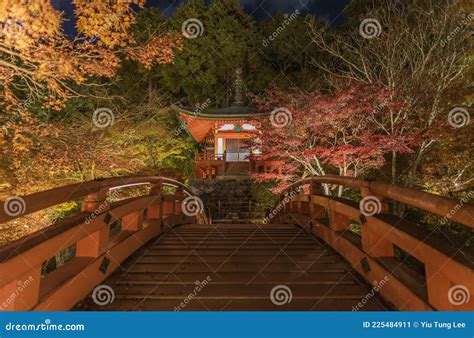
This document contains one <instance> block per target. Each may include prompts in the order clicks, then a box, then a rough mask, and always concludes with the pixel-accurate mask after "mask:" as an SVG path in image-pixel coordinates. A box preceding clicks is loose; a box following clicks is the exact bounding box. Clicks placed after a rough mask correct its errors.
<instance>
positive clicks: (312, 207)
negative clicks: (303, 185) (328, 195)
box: [309, 180, 326, 220]
mask: <svg viewBox="0 0 474 338" xmlns="http://www.w3.org/2000/svg"><path fill="white" fill-rule="evenodd" d="M309 189H310V190H309V214H310V217H311V220H313V219H321V218H324V216H325V214H326V209H324V208H323V207H321V206H319V205H316V204H314V203H313V196H323V195H324V189H323V187H322V185H321V183H317V182H315V181H314V180H312V181H311V185H310V187H309Z"/></svg>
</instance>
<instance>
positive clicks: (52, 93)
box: [0, 0, 181, 113]
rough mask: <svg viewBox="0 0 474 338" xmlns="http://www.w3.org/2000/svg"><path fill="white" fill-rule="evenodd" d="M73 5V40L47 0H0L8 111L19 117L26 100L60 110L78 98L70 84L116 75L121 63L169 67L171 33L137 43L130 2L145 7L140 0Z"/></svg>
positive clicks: (0, 77)
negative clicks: (65, 31) (75, 34)
mask: <svg viewBox="0 0 474 338" xmlns="http://www.w3.org/2000/svg"><path fill="white" fill-rule="evenodd" d="M72 2H73V4H74V6H75V18H76V29H77V33H78V34H77V36H76V37H75V38H74V39H69V38H68V37H67V36H66V35H65V34H64V32H63V29H62V24H63V21H64V18H63V16H62V14H61V13H60V12H59V11H57V10H56V9H55V8H54V7H53V6H52V4H51V2H50V1H43V0H2V1H1V2H0V24H1V26H2V27H1V28H2V29H0V104H2V105H3V106H4V108H5V109H6V110H7V111H10V112H11V111H15V112H17V113H22V112H23V111H24V106H23V105H22V104H21V103H24V102H34V103H41V104H42V105H43V107H44V108H52V109H56V110H60V109H61V108H62V107H63V105H64V103H65V101H66V100H68V99H69V98H72V97H77V96H80V95H81V94H80V93H79V92H78V91H77V90H76V89H75V86H74V85H77V84H79V85H82V86H91V85H94V83H92V82H93V80H94V79H97V78H101V77H104V78H109V79H110V78H113V77H115V76H116V72H117V70H118V68H119V67H120V64H121V60H122V59H131V60H135V61H137V62H139V63H141V64H143V65H144V66H145V67H146V68H151V67H152V66H154V65H158V64H165V63H171V62H172V61H173V58H174V56H175V51H176V49H179V48H180V45H181V42H180V39H179V38H178V36H176V35H173V34H166V35H164V36H152V37H150V39H149V41H147V42H145V43H143V44H138V43H137V42H136V41H135V39H134V37H133V35H132V34H131V32H130V29H131V27H132V25H133V24H134V22H135V11H134V10H133V9H132V7H131V3H132V2H133V4H134V5H136V6H138V7H143V6H144V4H145V1H144V0H136V1H102V0H92V1H82V0H73V1H72Z"/></svg>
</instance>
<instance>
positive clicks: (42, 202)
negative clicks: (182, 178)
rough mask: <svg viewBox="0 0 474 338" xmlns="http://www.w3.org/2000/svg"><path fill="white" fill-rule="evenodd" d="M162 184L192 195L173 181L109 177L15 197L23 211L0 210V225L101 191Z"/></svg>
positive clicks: (177, 182) (184, 186)
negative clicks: (8, 211)
mask: <svg viewBox="0 0 474 338" xmlns="http://www.w3.org/2000/svg"><path fill="white" fill-rule="evenodd" d="M160 182H162V183H163V184H165V185H170V186H175V187H181V188H183V191H184V192H185V193H186V194H188V195H193V193H192V192H191V191H190V190H189V188H188V187H186V185H184V184H183V183H182V182H179V181H177V180H174V179H170V178H167V177H161V176H143V177H133V176H125V177H111V178H105V179H95V180H91V181H86V182H80V183H74V184H70V185H66V186H62V187H57V188H53V189H49V190H45V191H40V192H36V193H33V194H30V195H26V196H15V197H19V198H21V199H22V200H23V203H24V210H23V211H22V212H21V213H18V214H16V213H15V214H14V213H11V214H7V213H6V210H5V208H1V210H0V223H6V222H9V221H12V220H14V219H16V218H19V217H23V216H26V215H28V214H31V213H34V212H36V211H39V210H43V209H46V208H49V207H52V206H55V205H58V204H61V203H65V202H69V201H73V200H77V199H79V198H81V197H84V196H87V195H92V194H95V193H98V192H100V191H101V190H102V189H111V188H115V187H121V186H124V185H136V184H137V183H141V184H157V183H160ZM5 203H6V201H0V205H2V206H5Z"/></svg>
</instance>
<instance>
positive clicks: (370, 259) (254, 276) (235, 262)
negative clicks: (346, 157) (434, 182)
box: [0, 176, 474, 311]
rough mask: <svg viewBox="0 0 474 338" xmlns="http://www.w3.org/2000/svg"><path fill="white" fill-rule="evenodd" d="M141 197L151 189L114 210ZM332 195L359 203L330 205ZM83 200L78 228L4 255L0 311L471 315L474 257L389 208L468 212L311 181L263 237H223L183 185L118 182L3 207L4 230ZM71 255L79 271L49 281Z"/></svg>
mask: <svg viewBox="0 0 474 338" xmlns="http://www.w3.org/2000/svg"><path fill="white" fill-rule="evenodd" d="M136 185H144V186H148V187H149V189H148V191H147V192H146V193H145V194H142V195H138V196H135V197H131V198H126V199H122V200H117V201H114V202H111V201H110V200H108V199H107V197H108V196H109V195H110V194H111V193H112V192H115V191H120V189H123V188H125V187H129V186H136ZM323 185H334V186H343V187H345V188H351V189H355V190H358V191H359V192H360V195H361V197H362V200H361V202H360V203H355V202H353V201H349V200H347V199H343V198H337V197H332V196H328V195H325V194H324V189H323ZM80 199H82V200H83V202H82V208H81V212H80V213H79V214H78V215H75V216H73V217H70V218H67V219H64V220H61V221H58V222H56V223H55V224H52V225H51V226H49V227H46V228H44V229H42V230H40V231H38V232H36V233H33V234H31V235H29V236H27V237H25V238H22V239H20V240H17V241H15V242H12V243H10V244H8V245H6V246H4V247H1V248H0V309H1V310H10V311H11V310H13V311H24V310H34V311H58V310H70V309H76V310H170V311H173V310H174V311H180V310H349V311H350V310H354V311H357V310H395V309H398V310H473V309H474V296H472V297H471V295H472V292H473V291H474V278H473V261H472V256H470V255H468V254H467V253H465V252H464V251H463V250H461V249H460V248H458V247H456V246H455V245H453V244H452V243H451V242H450V241H449V240H448V239H447V238H441V237H439V236H438V235H436V234H434V233H432V232H430V231H428V230H426V229H425V228H422V227H419V226H418V225H417V224H413V223H411V222H410V221H409V220H407V219H404V218H399V217H396V216H395V215H392V214H391V213H390V212H389V208H388V203H389V202H390V201H396V202H398V203H402V204H405V205H407V206H411V207H413V208H417V209H420V210H422V211H424V212H427V213H431V214H433V215H437V216H441V217H447V218H449V219H450V220H452V221H454V222H458V223H460V224H463V225H464V226H467V227H469V228H471V229H472V228H473V227H474V220H473V215H474V207H473V205H471V204H468V203H465V201H456V200H451V199H448V198H444V197H440V196H435V195H431V194H428V193H424V192H420V191H415V190H410V189H406V188H400V187H396V186H393V185H389V184H386V183H382V182H375V181H371V182H369V181H364V180H359V179H353V178H348V177H338V176H324V177H312V178H308V179H305V180H303V181H300V182H297V183H295V184H294V185H292V186H291V187H289V188H288V190H287V191H285V192H284V193H283V194H282V195H281V196H280V197H279V200H278V204H277V205H276V206H275V208H274V209H273V210H272V211H271V212H269V213H268V214H267V216H266V218H265V222H264V223H263V224H231V225H224V224H212V222H210V221H209V219H208V218H207V217H206V215H205V212H204V211H205V208H203V206H202V205H201V204H200V200H199V199H198V198H197V197H194V196H193V193H192V192H191V191H190V189H188V188H187V187H186V186H184V185H183V184H182V183H180V182H178V181H175V180H171V179H168V178H164V177H123V178H112V179H104V180H95V181H90V182H85V183H79V184H74V185H69V186H65V187H60V188H56V189H52V190H49V191H44V192H39V193H35V194H32V195H29V196H21V197H18V196H17V197H15V198H13V199H12V198H11V199H8V200H5V201H2V202H1V203H2V205H3V208H2V209H3V210H2V213H1V215H0V223H5V222H9V221H12V220H14V219H16V218H18V217H21V216H24V215H27V214H31V213H34V212H37V211H40V210H43V209H46V208H49V207H52V206H55V205H58V204H61V203H64V202H67V201H77V200H80ZM13 202H15V203H16V204H15V205H9V204H11V203H13ZM355 224H358V225H359V226H360V229H361V231H360V235H357V234H356V233H354V232H353V231H351V230H350V227H351V226H354V225H355ZM66 249H69V250H70V252H72V253H73V254H72V255H71V257H70V258H69V259H68V260H67V261H66V262H65V263H64V264H63V265H62V266H60V267H58V268H56V269H55V270H53V271H50V272H48V273H45V272H44V271H43V270H44V269H43V265H44V263H45V262H46V261H48V260H49V259H51V257H54V256H55V255H57V254H58V253H59V252H62V251H64V250H66ZM407 262H411V263H413V264H406V263H407Z"/></svg>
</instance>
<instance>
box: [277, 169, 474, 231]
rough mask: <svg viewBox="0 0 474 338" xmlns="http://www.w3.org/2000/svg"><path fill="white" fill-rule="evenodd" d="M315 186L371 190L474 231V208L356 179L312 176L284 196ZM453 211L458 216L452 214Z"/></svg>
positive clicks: (421, 193) (378, 194) (383, 184)
mask: <svg viewBox="0 0 474 338" xmlns="http://www.w3.org/2000/svg"><path fill="white" fill-rule="evenodd" d="M312 182H314V183H321V184H331V185H342V186H345V187H350V188H355V189H364V188H365V189H367V190H368V191H370V192H371V193H372V194H373V196H377V197H382V198H387V199H391V200H394V201H397V202H400V203H404V204H407V205H411V206H413V207H416V208H419V209H422V210H425V211H428V212H430V213H432V214H435V215H438V216H441V217H446V216H447V215H448V214H449V215H450V216H449V218H450V219H452V220H453V221H455V222H458V223H461V224H463V225H466V226H468V227H471V228H474V221H473V215H474V205H473V204H469V203H464V202H461V201H456V200H454V199H450V198H447V197H443V196H438V195H433V194H430V193H427V192H424V191H418V190H415V189H409V188H404V187H399V186H396V185H393V184H388V183H385V182H381V181H366V180H362V179H358V178H353V177H347V176H346V177H344V176H336V175H325V176H311V177H308V178H305V179H302V180H299V181H297V182H295V183H293V184H291V185H290V186H289V187H287V188H286V189H285V190H284V191H283V192H282V193H285V192H288V191H291V190H294V189H295V188H297V187H299V186H302V185H307V184H311V183H312ZM452 210H456V212H454V213H452V214H451V211H452Z"/></svg>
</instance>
